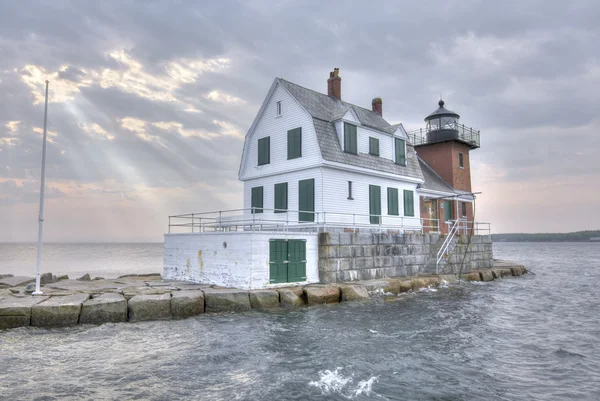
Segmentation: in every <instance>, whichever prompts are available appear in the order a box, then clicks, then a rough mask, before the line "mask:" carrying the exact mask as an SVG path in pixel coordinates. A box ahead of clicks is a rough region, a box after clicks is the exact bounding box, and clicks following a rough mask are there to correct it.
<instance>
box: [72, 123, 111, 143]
mask: <svg viewBox="0 0 600 401" xmlns="http://www.w3.org/2000/svg"><path fill="white" fill-rule="evenodd" d="M79 126H80V127H81V129H82V130H84V131H85V132H88V133H90V134H95V135H98V136H100V137H102V138H106V139H108V140H109V141H112V140H113V139H115V136H114V135H111V134H109V133H108V132H106V130H105V129H104V128H102V127H101V126H100V125H98V124H96V123H93V124H91V125H89V124H86V123H80V124H79Z"/></svg>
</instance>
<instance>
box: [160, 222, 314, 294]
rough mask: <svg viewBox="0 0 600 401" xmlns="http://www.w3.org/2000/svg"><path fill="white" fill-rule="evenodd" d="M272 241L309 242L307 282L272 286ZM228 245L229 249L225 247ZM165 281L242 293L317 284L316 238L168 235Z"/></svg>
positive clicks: (247, 234) (246, 234) (252, 234)
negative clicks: (250, 290) (270, 251)
mask: <svg viewBox="0 0 600 401" xmlns="http://www.w3.org/2000/svg"><path fill="white" fill-rule="evenodd" d="M269 239H305V240H306V281H305V282H302V283H285V284H269ZM225 243H226V246H225ZM164 247H165V249H164V271H163V277H164V278H165V279H171V280H186V281H194V282H198V283H205V284H215V285H220V286H223V287H233V288H242V289H259V288H275V287H282V286H289V285H296V284H307V283H316V282H318V281H319V272H318V238H317V235H316V234H309V233H307V234H299V233H294V234H285V233H265V232H219V233H195V234H191V233H190V234H165V245H164Z"/></svg>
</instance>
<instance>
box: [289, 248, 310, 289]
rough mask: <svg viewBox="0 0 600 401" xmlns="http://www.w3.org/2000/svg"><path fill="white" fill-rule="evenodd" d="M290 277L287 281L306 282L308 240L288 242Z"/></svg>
mask: <svg viewBox="0 0 600 401" xmlns="http://www.w3.org/2000/svg"><path fill="white" fill-rule="evenodd" d="M287 266H288V277H287V281H288V282H289V283H293V282H296V281H306V240H303V239H291V240H289V241H288V264H287Z"/></svg>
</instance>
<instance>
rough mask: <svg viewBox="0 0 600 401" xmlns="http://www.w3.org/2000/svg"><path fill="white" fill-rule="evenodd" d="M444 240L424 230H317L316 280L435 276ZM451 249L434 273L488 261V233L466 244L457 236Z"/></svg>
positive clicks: (469, 268)
mask: <svg viewBox="0 0 600 401" xmlns="http://www.w3.org/2000/svg"><path fill="white" fill-rule="evenodd" d="M445 238H446V237H445V236H441V235H439V234H429V233H425V234H396V233H345V232H326V233H321V234H319V280H320V282H321V283H339V282H344V281H356V280H371V279H377V278H385V277H405V276H422V275H428V274H436V259H437V258H436V255H437V252H438V250H439V249H440V247H441V246H442V244H443V242H444V240H445ZM450 249H451V252H450V254H449V255H448V256H447V257H445V258H444V259H443V261H442V262H441V263H440V265H439V272H437V273H438V274H458V273H460V272H462V273H465V272H469V271H472V270H474V269H484V268H490V267H491V266H492V264H493V254H492V237H491V236H490V235H477V236H472V237H471V241H470V244H469V239H468V237H467V236H460V237H459V236H457V237H456V238H455V239H454V240H453V244H452V246H451V247H450ZM465 251H466V256H465ZM463 257H464V264H463V263H462V261H463ZM461 267H462V269H461Z"/></svg>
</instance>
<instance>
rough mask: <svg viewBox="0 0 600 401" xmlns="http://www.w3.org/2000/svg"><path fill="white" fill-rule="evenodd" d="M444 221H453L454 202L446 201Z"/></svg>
mask: <svg viewBox="0 0 600 401" xmlns="http://www.w3.org/2000/svg"><path fill="white" fill-rule="evenodd" d="M444 220H445V221H448V220H452V201H449V200H445V201H444Z"/></svg>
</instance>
